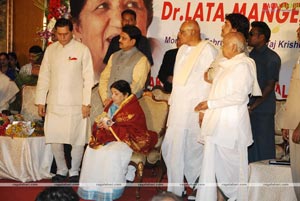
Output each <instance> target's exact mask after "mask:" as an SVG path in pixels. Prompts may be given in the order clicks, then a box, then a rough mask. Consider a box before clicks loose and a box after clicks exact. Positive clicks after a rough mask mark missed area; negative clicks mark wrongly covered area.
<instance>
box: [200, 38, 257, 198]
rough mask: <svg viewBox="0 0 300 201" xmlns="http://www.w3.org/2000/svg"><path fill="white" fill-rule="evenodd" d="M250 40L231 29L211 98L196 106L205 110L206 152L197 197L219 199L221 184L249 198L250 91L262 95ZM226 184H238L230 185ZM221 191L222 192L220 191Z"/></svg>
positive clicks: (230, 194) (229, 192)
mask: <svg viewBox="0 0 300 201" xmlns="http://www.w3.org/2000/svg"><path fill="white" fill-rule="evenodd" d="M245 48H246V40H245V38H244V36H243V35H242V34H241V33H228V34H226V35H225V37H224V40H223V48H222V51H223V55H224V56H225V57H226V58H227V59H226V60H224V61H222V62H220V69H219V70H218V72H217V74H216V76H215V78H214V81H213V83H212V88H211V91H210V93H209V96H208V99H207V100H206V101H203V102H201V103H199V104H198V105H197V106H196V108H195V110H196V111H203V110H206V111H205V115H204V119H203V122H202V127H201V129H202V131H201V133H200V137H199V140H200V141H201V142H203V143H204V156H203V162H202V170H201V174H200V183H201V184H205V185H204V186H199V187H198V191H197V200H201V201H215V200H217V188H216V185H215V184H216V183H217V186H218V187H219V188H220V190H221V191H222V193H223V194H224V195H225V196H226V197H227V198H228V200H247V197H248V196H247V188H245V187H242V186H240V185H239V184H242V183H247V179H248V160H247V159H248V156H247V147H248V146H249V145H251V144H252V142H253V140H252V132H251V125H250V119H249V112H248V108H247V104H248V102H249V98H248V95H249V94H252V95H256V96H258V95H261V91H260V89H259V86H258V83H257V78H256V67H255V63H254V61H253V60H252V59H251V58H249V57H248V56H246V54H245V53H244V50H245ZM223 184H236V185H232V186H227V185H223ZM220 195H221V194H220Z"/></svg>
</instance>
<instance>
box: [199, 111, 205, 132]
mask: <svg viewBox="0 0 300 201" xmlns="http://www.w3.org/2000/svg"><path fill="white" fill-rule="evenodd" d="M204 114H205V113H203V112H199V126H200V128H201V125H202V121H203V118H204Z"/></svg>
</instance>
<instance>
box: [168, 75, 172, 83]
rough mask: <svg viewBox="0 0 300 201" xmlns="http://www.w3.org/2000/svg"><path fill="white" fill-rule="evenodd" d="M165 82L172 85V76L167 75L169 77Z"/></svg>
mask: <svg viewBox="0 0 300 201" xmlns="http://www.w3.org/2000/svg"><path fill="white" fill-rule="evenodd" d="M167 81H168V82H169V83H173V76H172V75H169V76H168V77H167Z"/></svg>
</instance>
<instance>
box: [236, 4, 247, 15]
mask: <svg viewBox="0 0 300 201" xmlns="http://www.w3.org/2000/svg"><path fill="white" fill-rule="evenodd" d="M246 5H247V4H246V3H243V4H242V7H241V9H239V4H238V3H235V4H234V6H233V13H241V14H243V15H245V16H246Z"/></svg>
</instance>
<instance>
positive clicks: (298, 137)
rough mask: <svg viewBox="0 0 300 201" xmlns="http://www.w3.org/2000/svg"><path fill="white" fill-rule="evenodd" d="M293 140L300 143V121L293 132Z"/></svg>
mask: <svg viewBox="0 0 300 201" xmlns="http://www.w3.org/2000/svg"><path fill="white" fill-rule="evenodd" d="M292 140H293V142H294V143H296V144H299V142H300V123H299V124H298V126H297V127H296V129H295V130H294V132H293V137H292Z"/></svg>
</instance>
